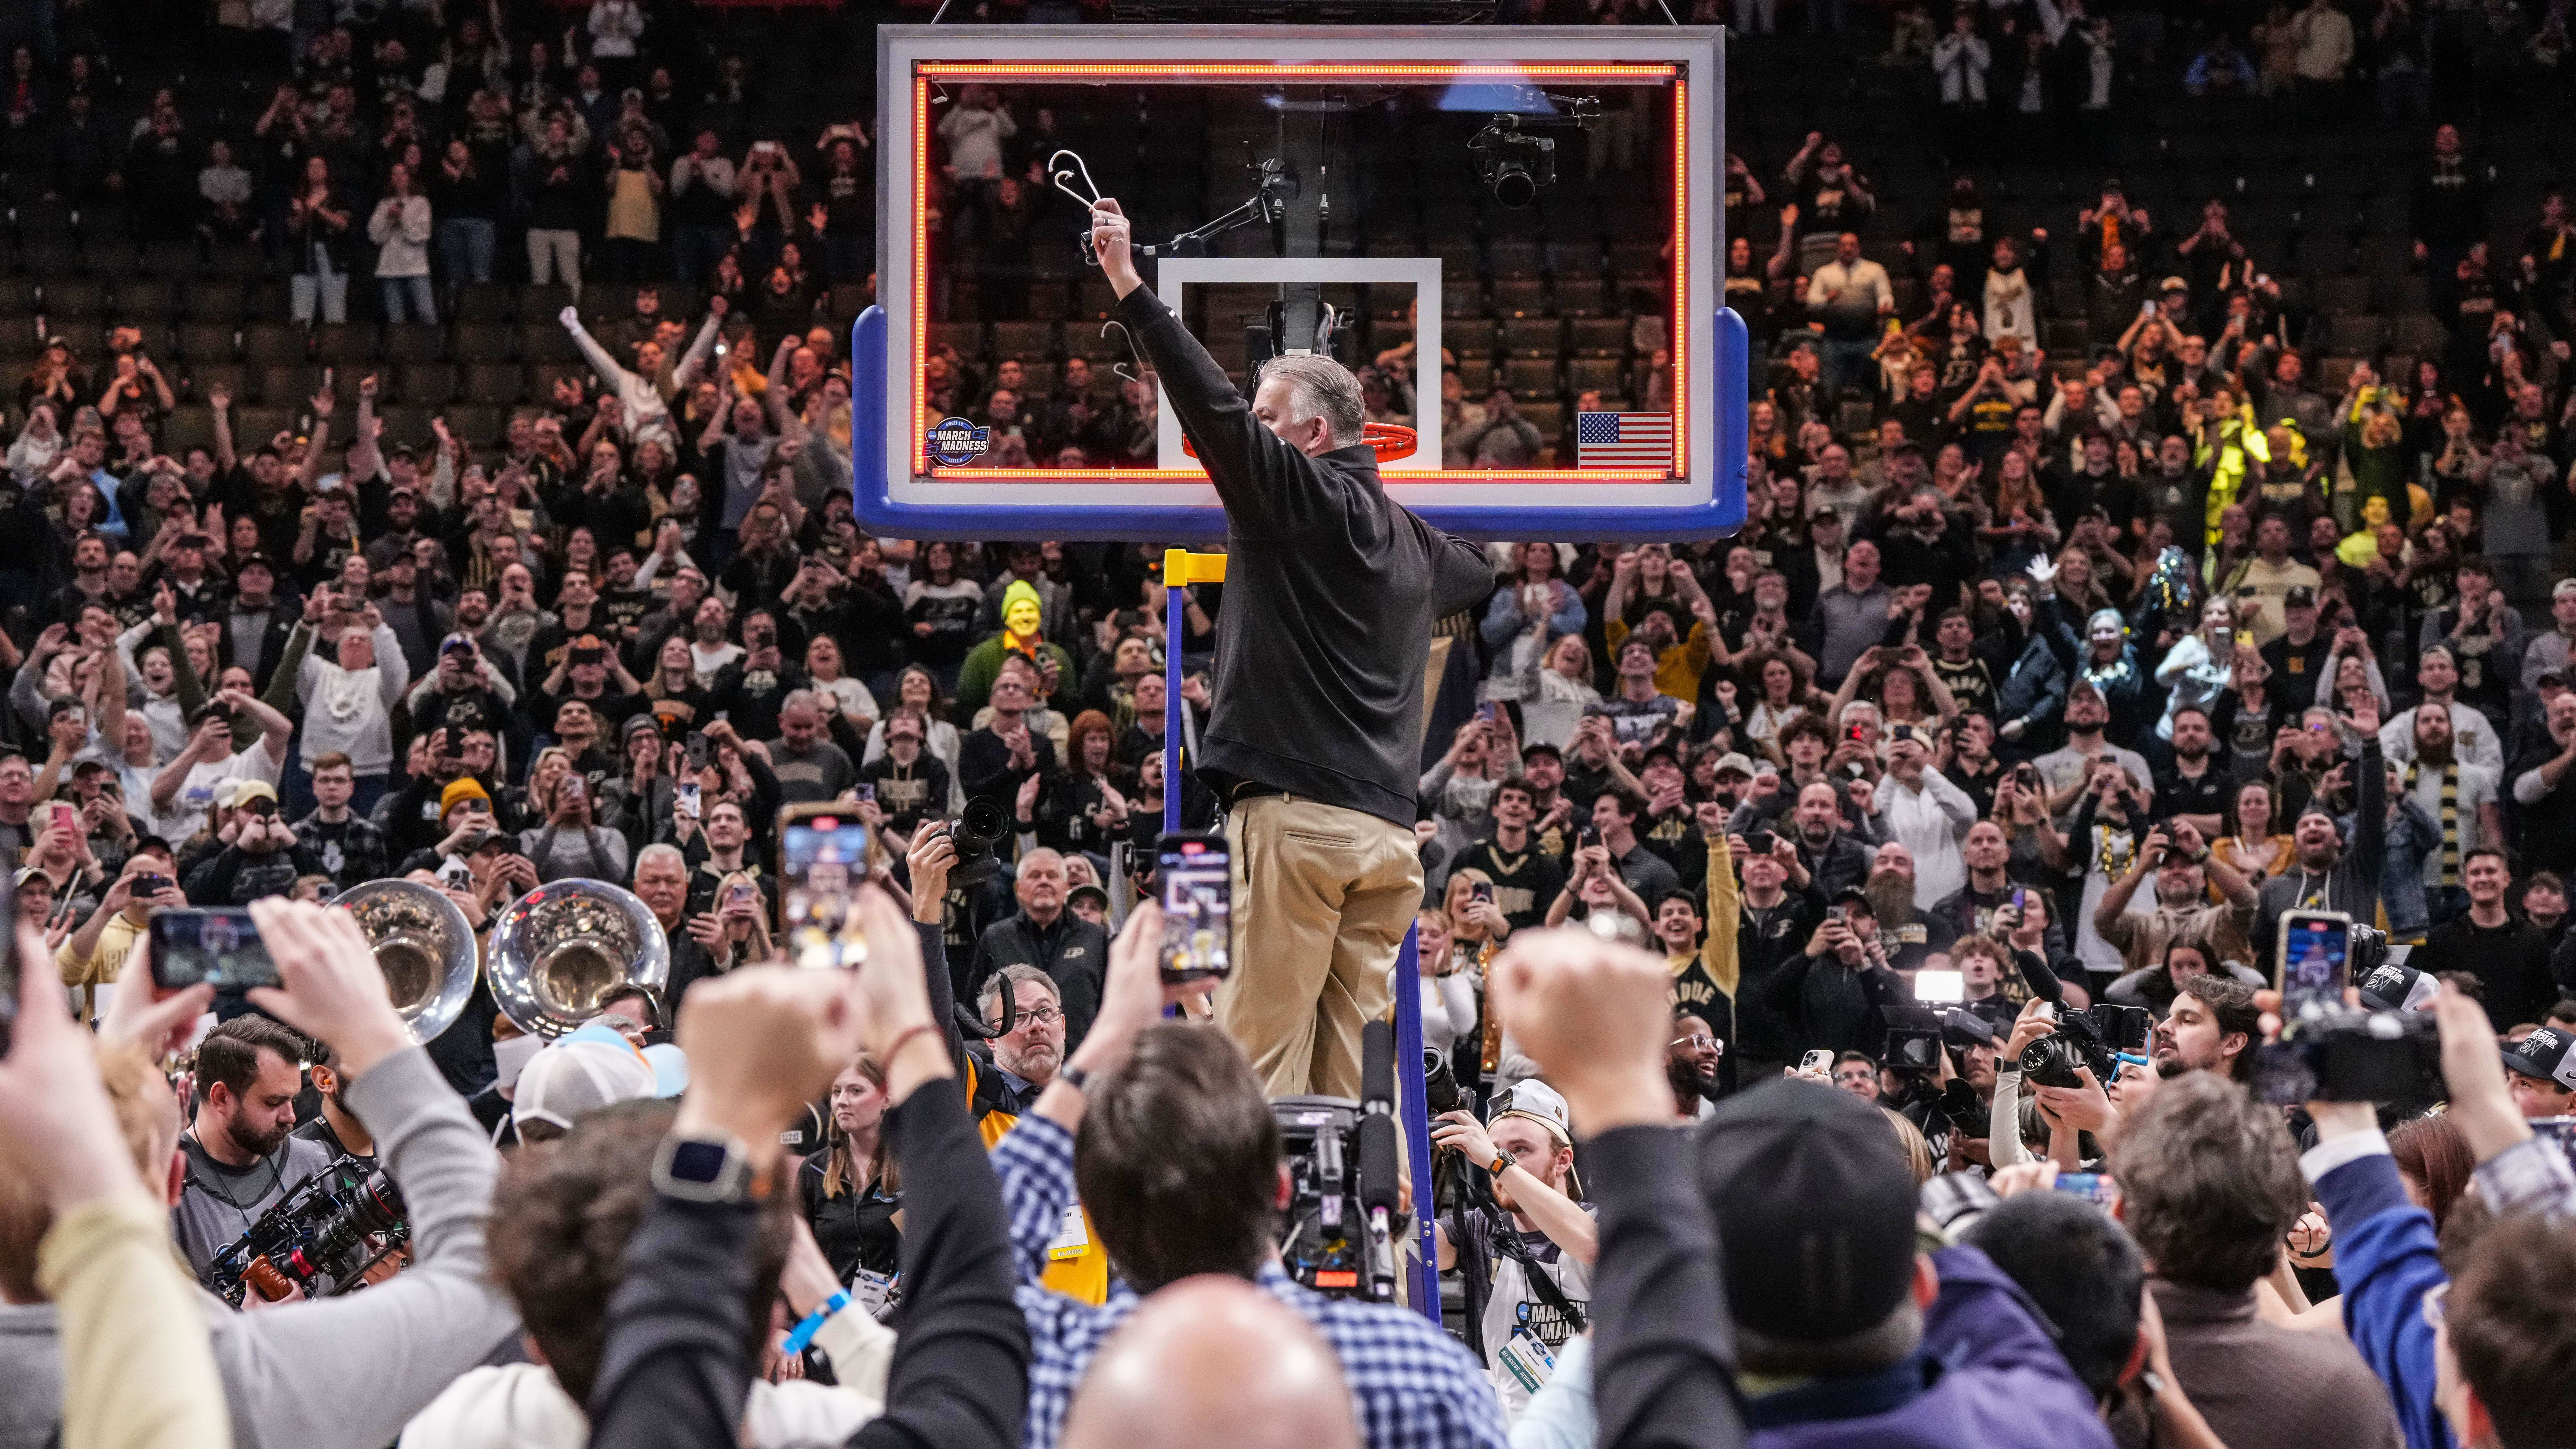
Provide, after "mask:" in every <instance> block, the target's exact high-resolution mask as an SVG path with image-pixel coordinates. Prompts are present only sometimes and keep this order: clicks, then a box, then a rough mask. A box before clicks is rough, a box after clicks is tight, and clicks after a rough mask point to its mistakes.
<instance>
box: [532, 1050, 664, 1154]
mask: <svg viewBox="0 0 2576 1449" xmlns="http://www.w3.org/2000/svg"><path fill="white" fill-rule="evenodd" d="M654 1085H655V1082H654V1071H653V1066H652V1064H651V1063H649V1062H647V1061H645V1060H644V1054H643V1053H642V1052H639V1051H637V1050H636V1049H635V1048H634V1047H633V1046H632V1045H630V1044H629V1043H628V1042H627V1041H626V1040H625V1039H624V1038H622V1037H621V1038H619V1039H617V1040H616V1041H614V1042H608V1041H603V1040H601V1039H599V1038H598V1037H596V1036H568V1037H566V1038H564V1039H563V1040H561V1041H559V1042H556V1043H554V1044H553V1045H551V1046H548V1047H547V1048H546V1049H545V1050H543V1051H540V1052H538V1053H537V1054H536V1055H535V1056H534V1057H532V1058H530V1059H529V1061H528V1065H527V1066H526V1068H524V1069H523V1070H522V1071H521V1072H520V1073H519V1084H518V1088H517V1090H516V1091H515V1092H514V1093H513V1094H512V1096H511V1099H510V1120H511V1122H512V1123H513V1124H515V1125H516V1126H518V1127H519V1128H520V1129H521V1130H522V1131H524V1130H525V1129H526V1128H527V1125H528V1124H529V1123H531V1122H543V1123H545V1124H547V1125H548V1126H550V1127H556V1128H560V1129H562V1130H563V1131H566V1132H569V1131H571V1130H572V1124H573V1121H574V1119H576V1118H578V1117H580V1116H581V1115H582V1114H583V1113H585V1112H593V1111H597V1110H598V1109H599V1108H602V1107H606V1106H609V1105H611V1104H613V1103H617V1102H633V1101H639V1100H641V1099H643V1098H646V1097H650V1096H652V1095H653V1088H654Z"/></svg>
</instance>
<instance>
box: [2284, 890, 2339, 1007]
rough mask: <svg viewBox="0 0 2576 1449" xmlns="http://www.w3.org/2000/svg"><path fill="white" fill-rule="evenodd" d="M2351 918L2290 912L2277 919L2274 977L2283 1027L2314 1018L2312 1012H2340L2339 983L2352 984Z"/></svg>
mask: <svg viewBox="0 0 2576 1449" xmlns="http://www.w3.org/2000/svg"><path fill="white" fill-rule="evenodd" d="M2351 956H2352V918H2351V917H2350V916H2347V915H2345V914H2344V913H2343V912H2341V911H2289V912H2286V913H2284V914H2283V915H2282V917H2281V939H2280V950H2279V952H2278V953H2277V955H2276V957H2275V959H2276V960H2277V961H2278V962H2279V966H2278V968H2277V970H2278V976H2277V977H2276V979H2275V980H2274V982H2273V984H2274V985H2275V986H2277V987H2278V988H2279V989H2280V992H2281V1018H2282V1021H2283V1023H2284V1024H2285V1025H2287V1024H2291V1023H2295V1022H2297V1021H2298V1020H2299V1019H2300V1018H2301V1017H2304V1016H2308V1015H2311V1014H2313V1013H2312V1012H2311V1010H2310V1008H2311V1007H2317V1008H2325V1009H2339V1008H2341V1007H2342V1005H2343V988H2344V983H2345V982H2346V981H2348V980H2350V979H2351V976H2350V970H2349V963H2350V960H2351Z"/></svg>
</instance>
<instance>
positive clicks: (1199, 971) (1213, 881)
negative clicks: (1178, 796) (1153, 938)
mask: <svg viewBox="0 0 2576 1449" xmlns="http://www.w3.org/2000/svg"><path fill="white" fill-rule="evenodd" d="M1154 851H1155V855H1156V856H1157V857H1158V859H1159V861H1160V868H1159V869H1158V870H1157V872H1156V874H1157V875H1158V876H1159V877H1160V878H1161V880H1162V883H1163V956H1162V962H1163V980H1165V981H1166V982H1183V981H1221V980H1223V979H1225V978H1226V977H1227V976H1228V975H1230V974H1232V973H1233V971H1234V879H1233V857H1232V856H1231V855H1229V854H1228V853H1227V847H1226V840H1225V837H1224V836H1222V835H1211V834H1202V833H1196V832H1174V833H1171V834H1167V835H1165V836H1163V837H1162V838H1161V839H1160V840H1158V841H1156V842H1155V846H1154Z"/></svg>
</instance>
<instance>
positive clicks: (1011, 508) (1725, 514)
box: [850, 307, 1751, 544]
mask: <svg viewBox="0 0 2576 1449" xmlns="http://www.w3.org/2000/svg"><path fill="white" fill-rule="evenodd" d="M1716 320H1717V358H1716V365H1715V366H1714V367H1708V368H1703V369H1701V373H1702V375H1703V376H1706V377H1709V378H1711V379H1713V380H1712V381H1711V383H1710V384H1709V385H1710V386H1712V387H1714V386H1717V382H1716V381H1715V380H1716V379H1722V380H1726V381H1727V382H1728V383H1729V386H1727V388H1726V390H1725V393H1724V395H1723V396H1720V397H1718V398H1717V399H1716V400H1715V401H1716V404H1717V406H1716V407H1715V408H1713V409H1712V411H1713V412H1714V414H1715V415H1716V418H1717V458H1718V477H1717V480H1716V483H1715V486H1714V487H1713V488H1712V489H1711V490H1710V494H1711V496H1710V499H1709V501H1708V502H1707V503H1704V504H1695V505H1692V506H1690V507H1686V508H1643V507H1636V506H1633V505H1632V506H1628V507H1619V508H1583V507H1564V508H1462V507H1457V506H1454V505H1453V506H1445V507H1427V508H1419V509H1416V510H1415V512H1417V513H1419V514H1421V515H1422V517H1423V518H1425V519H1426V520H1428V521H1429V522H1431V523H1432V524H1433V525H1434V526H1436V527H1438V528H1441V529H1443V530H1445V531H1447V532H1449V533H1451V534H1455V535H1457V536H1458V537H1461V538H1474V539H1484V540H1496V541H1503V542H1511V541H1517V540H1522V539H1534V538H1542V539H1578V538H1579V539H1583V540H1586V541H1592V540H1611V539H1627V540H1645V539H1685V538H1720V537H1725V536H1727V535H1729V534H1732V533H1734V532H1735V531H1736V530H1737V529H1739V528H1742V527H1743V526H1744V517H1745V499H1744V459H1745V438H1746V430H1747V428H1748V427H1749V422H1748V418H1747V415H1748V413H1749V412H1750V409H1751V403H1750V399H1749V397H1748V395H1747V394H1746V392H1745V390H1744V380H1745V378H1746V377H1747V376H1748V368H1749V366H1750V359H1749V352H1748V347H1747V341H1746V334H1745V330H1744V319H1743V318H1742V317H1739V316H1737V315H1736V314H1735V312H1734V310H1733V309H1732V308H1720V309H1719V310H1718V313H1717V319H1716ZM850 365H851V373H852V376H851V380H850V381H851V386H850V412H851V416H850V463H851V470H850V471H851V480H850V487H851V492H852V502H853V504H854V506H855V507H856V509H857V514H858V522H859V527H860V528H861V529H862V530H864V531H866V532H868V533H871V534H876V535H880V536H883V537H887V538H919V539H934V538H945V539H979V540H999V539H1014V538H1019V539H1064V540H1072V541H1089V540H1109V541H1147V542H1154V543H1170V544H1192V543H1221V542H1223V541H1224V539H1225V511H1224V510H1223V509H1221V508H1217V507H1214V506H1175V505H1170V504H1152V505H1132V506H1123V505H1118V504H1097V503H1093V504H1050V503H1045V502H1038V501H1032V502H1028V503H1023V504H933V503H906V502H901V501H899V500H897V499H896V498H895V497H894V496H893V490H892V488H891V486H890V484H891V480H890V479H888V478H887V476H886V462H885V460H886V432H885V430H886V416H885V399H886V317H885V310H884V309H883V308H881V307H870V308H868V309H867V310H866V311H865V312H862V313H860V314H859V320H858V321H857V322H856V323H855V324H854V325H853V326H852V327H851V329H850ZM1033 486H1034V487H1035V488H1038V489H1044V488H1045V487H1047V486H1049V485H1046V484H1036V485H1033ZM1579 486H1580V485H1569V487H1579Z"/></svg>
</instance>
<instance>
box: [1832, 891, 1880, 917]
mask: <svg viewBox="0 0 2576 1449" xmlns="http://www.w3.org/2000/svg"><path fill="white" fill-rule="evenodd" d="M1832 903H1833V904H1834V905H1838V906H1858V907H1860V908H1861V909H1862V910H1864V911H1867V912H1869V913H1870V915H1871V916H1872V917H1875V916H1877V914H1878V907H1876V906H1874V905H1871V904H1870V903H1869V892H1867V891H1865V890H1862V889H1861V888H1860V887H1859V886H1844V887H1843V888H1842V889H1841V890H1838V891H1836V892H1834V899H1833V902H1832Z"/></svg>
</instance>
